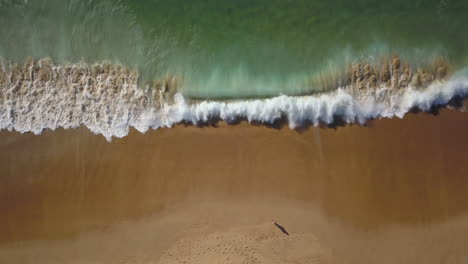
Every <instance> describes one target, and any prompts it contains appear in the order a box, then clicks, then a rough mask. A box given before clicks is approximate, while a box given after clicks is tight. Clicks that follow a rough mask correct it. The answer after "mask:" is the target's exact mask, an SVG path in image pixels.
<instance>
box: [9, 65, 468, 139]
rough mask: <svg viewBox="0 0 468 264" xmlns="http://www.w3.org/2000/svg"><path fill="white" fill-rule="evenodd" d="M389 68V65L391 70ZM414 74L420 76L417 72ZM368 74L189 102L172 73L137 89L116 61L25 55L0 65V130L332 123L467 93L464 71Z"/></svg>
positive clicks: (399, 113) (104, 131)
mask: <svg viewBox="0 0 468 264" xmlns="http://www.w3.org/2000/svg"><path fill="white" fill-rule="evenodd" d="M358 72H361V71H358ZM397 72H398V71H396V70H395V71H393V73H392V76H394V75H396V73H397ZM353 76H355V74H352V75H351V77H353ZM389 76H390V75H389ZM414 76H415V77H414V78H413V79H417V80H419V79H420V77H419V76H420V75H418V74H417V73H415V74H414ZM423 76H430V75H428V74H427V73H424V74H423ZM371 77H372V75H370V77H368V78H367V77H362V78H361V77H360V76H358V78H357V80H361V81H359V82H357V84H358V85H354V82H352V83H351V84H352V85H348V86H345V87H344V88H339V89H336V90H332V91H328V92H323V93H321V94H315V95H307V96H286V95H281V96H277V97H273V98H267V99H243V100H231V101H209V100H196V101H193V100H191V99H190V98H186V97H184V96H183V94H182V93H180V92H178V88H179V87H180V86H181V85H182V82H181V81H180V80H178V79H177V78H175V77H174V76H167V78H166V79H163V80H160V81H155V82H153V84H152V86H149V85H147V86H146V87H145V88H142V87H139V86H138V78H139V77H138V72H137V71H135V70H132V69H129V68H126V67H125V66H123V65H116V64H111V63H102V64H94V65H88V64H85V63H77V64H70V65H63V66H62V65H55V64H53V63H52V61H51V60H50V59H41V60H39V61H34V60H33V59H30V60H29V61H27V62H26V63H25V64H24V65H23V66H18V65H16V64H10V65H7V64H2V65H1V67H0V129H7V130H10V131H12V130H15V131H18V132H21V133H26V132H32V133H34V134H40V133H41V132H42V131H44V130H45V129H51V130H55V129H57V128H65V129H70V128H76V127H79V126H86V127H87V128H89V129H90V130H91V131H92V132H94V133H96V134H101V135H103V136H104V137H106V138H107V140H111V139H112V137H124V136H126V135H127V134H128V132H129V128H130V127H134V128H135V129H137V130H138V131H140V132H146V131H147V130H149V129H158V128H161V127H171V126H173V125H174V124H177V123H181V122H185V123H190V124H194V125H199V124H202V123H206V122H210V121H217V120H223V121H226V122H228V123H232V122H234V121H236V120H240V119H243V120H247V121H248V122H261V123H267V124H271V123H273V122H275V121H278V120H280V119H286V120H287V122H288V124H289V127H290V128H291V129H293V128H296V127H300V126H304V125H308V124H313V125H319V124H320V123H324V124H332V123H334V122H335V121H336V120H337V118H339V119H340V120H342V121H344V122H346V123H359V124H364V123H365V122H366V120H369V119H375V118H390V117H400V118H401V117H403V116H404V114H405V113H407V112H409V111H410V110H412V109H414V108H418V109H420V110H423V111H429V110H430V109H431V108H432V107H434V106H439V105H446V104H448V103H449V102H450V100H452V99H453V98H456V97H465V96H466V95H468V75H467V74H458V75H457V74H455V75H453V76H452V77H451V78H450V79H445V80H444V79H434V80H432V81H431V83H430V84H428V85H427V86H412V85H411V83H410V84H409V85H408V86H405V87H400V86H395V85H391V84H392V83H393V84H396V83H401V80H404V79H405V77H404V76H402V77H400V78H399V79H398V78H397V79H395V80H396V81H393V82H391V79H389V82H388V83H387V84H386V83H380V84H378V86H377V87H374V85H371V84H372V83H369V84H366V85H364V86H363V83H365V82H368V81H367V80H368V79H369V80H372V78H371ZM353 78H355V77H353ZM352 80H354V79H352Z"/></svg>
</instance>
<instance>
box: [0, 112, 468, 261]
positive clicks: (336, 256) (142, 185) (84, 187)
mask: <svg viewBox="0 0 468 264" xmlns="http://www.w3.org/2000/svg"><path fill="white" fill-rule="evenodd" d="M467 121H468V120H467V116H466V113H461V112H457V111H453V110H447V109H443V110H441V111H440V113H439V114H438V115H436V116H435V115H430V114H425V113H418V114H409V115H408V116H406V117H405V118H404V119H383V120H375V121H373V122H372V123H370V124H369V126H368V127H360V126H346V127H338V128H336V129H331V128H311V129H310V130H306V131H304V132H301V133H299V132H297V131H291V130H289V129H279V130H277V129H273V128H267V127H262V126H252V125H248V124H246V123H241V124H239V125H236V126H227V125H224V124H222V123H221V124H219V125H218V127H205V128H199V127H191V126H188V127H186V126H181V125H180V126H177V127H175V128H170V129H161V130H158V131H155V132H147V133H145V134H140V133H138V132H136V131H132V132H131V133H130V135H129V136H127V137H125V138H123V139H117V140H115V141H113V142H111V143H108V142H107V141H105V139H104V138H102V137H101V136H99V135H93V134H92V133H89V132H88V131H87V130H86V129H78V130H58V131H55V132H52V131H48V132H45V133H44V134H43V135H41V136H33V135H28V134H23V135H21V134H14V133H10V132H2V134H1V136H2V139H3V141H2V142H3V143H2V146H1V152H0V153H1V154H0V155H1V156H0V160H1V163H2V164H1V167H2V171H4V172H6V173H2V175H1V177H2V182H3V184H2V186H1V188H2V189H1V192H0V193H1V194H2V203H1V207H2V208H1V211H2V212H5V213H4V214H3V215H4V217H3V218H2V225H1V229H0V230H1V233H2V234H3V235H2V246H1V250H0V252H1V254H0V257H2V258H3V259H5V260H6V261H9V262H17V263H41V262H42V263H64V262H65V263H66V262H71V263H73V261H75V262H77V263H95V262H97V263H118V261H122V262H123V263H157V260H159V259H160V260H161V261H162V263H179V262H181V261H186V262H187V263H210V261H221V262H224V261H226V260H227V258H230V259H231V261H232V262H233V263H244V262H246V261H247V262H249V261H250V262H252V263H277V262H278V263H283V262H285V261H296V262H295V263H310V262H311V261H312V260H316V259H317V260H323V261H329V262H331V263H343V260H346V261H348V263H362V261H368V262H369V263H374V262H376V261H379V262H381V263H410V262H412V261H419V260H424V261H425V262H426V263H444V261H452V262H453V263H464V261H466V257H467V256H466V252H465V250H464V248H466V245H467V243H468V242H467V240H466V237H467V236H466V235H467V230H468V222H466V212H467V210H468V205H467V203H466V202H465V201H466V199H467V198H468V197H467V192H466V189H467V182H466V179H465V175H466V172H467V169H468V168H467V167H466V162H465V161H466V160H467V158H468V157H467V154H466V153H467V152H466V149H467V147H468V145H467V144H466V141H465V140H464V137H465V135H466V134H467V132H468V131H467V129H468V127H467V126H466V124H468V123H467ZM214 201H216V202H214ZM271 219H275V220H276V221H278V222H279V223H281V224H282V225H284V226H285V227H286V228H287V230H288V232H290V234H291V236H290V237H289V238H285V237H283V236H284V235H283V234H282V233H281V232H279V231H278V230H277V229H276V227H274V226H273V225H272V224H271ZM249 241H256V242H255V243H254V242H249ZM245 246H247V249H248V250H247V249H246V250H243V249H242V248H241V247H245ZM311 247H312V248H313V249H311ZM223 252H224V253H223ZM275 261H276V262H275ZM324 263H327V262H324ZM448 263H450V262H448Z"/></svg>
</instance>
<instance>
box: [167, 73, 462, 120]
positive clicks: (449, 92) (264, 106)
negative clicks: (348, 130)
mask: <svg viewBox="0 0 468 264" xmlns="http://www.w3.org/2000/svg"><path fill="white" fill-rule="evenodd" d="M466 95H468V78H467V77H457V78H454V79H452V80H450V81H447V82H436V83H433V84H432V85H430V86H429V87H427V88H426V89H424V90H418V89H413V88H406V89H402V90H400V91H398V92H394V91H392V90H391V89H388V88H379V89H378V90H377V91H376V93H375V94H370V93H367V94H362V95H360V96H357V97H356V96H353V95H352V92H350V91H348V90H346V89H338V90H336V91H334V92H332V93H329V94H323V95H318V96H301V97H291V96H285V95H282V96H278V97H274V98H270V99H262V100H247V101H237V102H202V103H198V104H189V103H188V102H187V101H186V100H185V98H184V97H183V96H182V95H180V94H177V95H176V98H175V104H174V105H171V106H167V109H165V112H166V116H167V117H166V119H165V120H166V121H165V122H164V123H162V124H161V125H159V126H166V127H170V126H172V125H173V124H176V123H179V122H183V121H184V122H189V123H192V124H199V123H203V122H207V121H208V120H210V119H221V120H224V121H227V122H231V121H233V120H236V119H239V118H243V119H246V120H248V121H249V122H253V121H257V122H264V123H273V122H274V121H276V120H278V119H280V118H282V117H286V118H287V120H288V122H289V127H290V128H291V129H293V128H296V127H298V126H301V125H303V124H304V123H305V122H310V123H312V124H314V125H318V124H319V123H320V122H323V123H325V124H331V123H333V122H334V121H335V117H340V118H341V119H342V120H344V121H345V122H347V123H353V122H357V123H360V124H364V123H365V122H366V120H369V119H375V118H391V117H395V116H396V117H400V118H402V117H403V116H404V115H405V114H406V113H407V112H409V111H410V110H411V109H413V108H419V109H420V110H422V111H429V110H430V109H431V108H432V107H433V106H437V105H445V104H447V103H449V101H450V100H451V99H452V98H454V97H456V96H461V97H464V96H466ZM159 126H158V127H159Z"/></svg>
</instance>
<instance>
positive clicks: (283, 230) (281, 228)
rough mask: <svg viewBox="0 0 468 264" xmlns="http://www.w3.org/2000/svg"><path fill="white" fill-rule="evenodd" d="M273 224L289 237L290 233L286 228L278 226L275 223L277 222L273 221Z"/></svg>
mask: <svg viewBox="0 0 468 264" xmlns="http://www.w3.org/2000/svg"><path fill="white" fill-rule="evenodd" d="M272 223H273V224H274V225H275V226H276V227H278V228H279V230H281V232H283V233H284V234H285V235H288V236H289V233H288V231H286V228H284V227H283V226H282V225H280V224H278V223H276V222H275V220H273V221H272Z"/></svg>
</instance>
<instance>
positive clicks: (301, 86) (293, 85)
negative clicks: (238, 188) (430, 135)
mask: <svg viewBox="0 0 468 264" xmlns="http://www.w3.org/2000/svg"><path fill="white" fill-rule="evenodd" d="M467 26H468V1H466V0H414V1H407V0H406V1H403V0H392V1H380V0H379V1H377V0H356V1H351V0H327V1H319V0H308V1H306V0H224V1H219V0H190V1H189V0H147V1H143V0H133V1H130V0H121V1H117V0H115V1H111V0H0V56H2V57H4V58H6V59H8V60H12V61H16V62H19V63H20V62H22V61H24V59H25V58H27V57H29V56H33V57H36V58H40V57H51V58H53V60H54V61H56V62H58V63H74V62H79V61H85V62H88V63H93V62H101V61H111V62H115V63H123V64H125V65H128V66H130V67H135V68H137V69H138V70H139V72H140V73H141V79H142V83H143V82H144V81H150V80H153V79H160V78H164V76H167V75H168V74H175V75H177V76H182V77H183V79H184V84H183V87H182V92H183V93H184V94H186V95H188V96H193V97H200V98H226V97H228V98H232V97H237V98H239V97H263V96H274V95H279V94H290V95H294V94H304V93H310V92H313V91H316V90H317V89H319V88H318V87H315V86H314V85H311V84H310V82H309V80H310V79H311V78H313V77H314V76H316V75H318V74H320V73H323V72H330V71H334V70H340V69H342V68H343V67H345V66H346V64H348V63H350V62H352V61H355V60H359V59H363V58H364V59H366V60H378V59H379V58H380V57H381V56H390V55H393V54H397V55H398V56H400V57H402V58H404V59H405V60H408V61H410V62H411V63H413V64H416V65H417V64H418V63H424V62H425V61H427V60H430V58H432V57H434V56H440V55H442V56H446V57H447V58H448V59H449V61H450V63H451V64H453V65H454V67H456V68H458V69H462V68H464V67H465V66H468V29H467Z"/></svg>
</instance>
